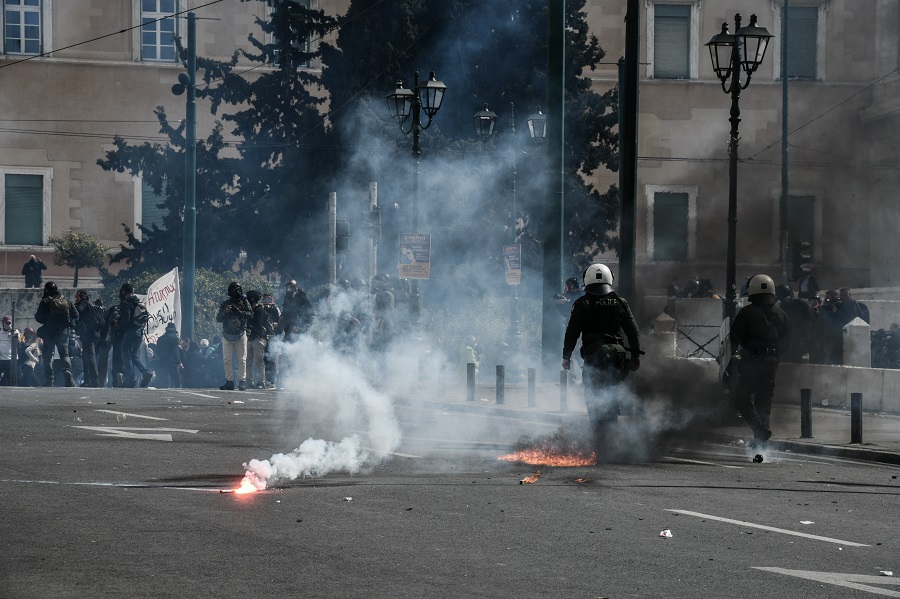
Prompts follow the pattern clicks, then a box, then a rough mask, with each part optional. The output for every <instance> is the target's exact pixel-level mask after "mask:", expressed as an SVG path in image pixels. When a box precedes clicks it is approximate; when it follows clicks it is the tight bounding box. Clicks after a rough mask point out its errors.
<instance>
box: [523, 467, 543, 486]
mask: <svg viewBox="0 0 900 599" xmlns="http://www.w3.org/2000/svg"><path fill="white" fill-rule="evenodd" d="M540 477H541V471H540V470H538V471H537V472H535V473H534V474H532V475H531V476H526V477H525V478H523V479H522V480H520V481H519V484H520V485H532V484H534V483H536V482H537V480H538V479H539V478H540Z"/></svg>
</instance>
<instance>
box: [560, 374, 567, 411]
mask: <svg viewBox="0 0 900 599" xmlns="http://www.w3.org/2000/svg"><path fill="white" fill-rule="evenodd" d="M568 410H569V371H568V370H560V371H559V411H560V412H567V411H568Z"/></svg>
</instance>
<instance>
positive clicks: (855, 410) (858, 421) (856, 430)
mask: <svg viewBox="0 0 900 599" xmlns="http://www.w3.org/2000/svg"><path fill="white" fill-rule="evenodd" d="M862 439H863V422H862V393H851V394H850V443H855V444H859V445H862V442H863V441H862Z"/></svg>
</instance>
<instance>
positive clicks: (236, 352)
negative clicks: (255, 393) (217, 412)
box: [216, 281, 253, 391]
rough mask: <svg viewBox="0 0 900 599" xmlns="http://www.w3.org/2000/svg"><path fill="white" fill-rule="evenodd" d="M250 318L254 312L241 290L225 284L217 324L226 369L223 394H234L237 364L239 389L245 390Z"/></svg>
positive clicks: (237, 284)
mask: <svg viewBox="0 0 900 599" xmlns="http://www.w3.org/2000/svg"><path fill="white" fill-rule="evenodd" d="M251 318H253V309H252V308H251V307H250V303H249V302H248V301H247V298H246V297H245V296H244V289H243V287H241V285H240V283H238V282H237V281H232V282H231V283H230V284H229V285H228V299H226V300H225V301H224V302H222V304H221V305H220V306H219V313H218V314H216V322H221V323H222V360H223V366H224V368H225V384H224V385H222V386H221V387H219V389H221V390H222V391H234V377H235V368H234V361H235V360H236V361H237V373H236V374H237V378H238V390H239V391H246V390H247V326H248V323H249V321H250V319H251Z"/></svg>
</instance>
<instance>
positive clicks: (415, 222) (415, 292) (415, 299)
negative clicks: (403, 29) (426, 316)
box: [409, 71, 422, 324]
mask: <svg viewBox="0 0 900 599" xmlns="http://www.w3.org/2000/svg"><path fill="white" fill-rule="evenodd" d="M413 91H414V92H415V94H414V98H413V105H412V117H413V122H412V136H413V148H412V153H413V160H414V161H415V165H414V170H413V197H412V228H413V230H412V233H413V235H418V233H419V157H420V156H421V154H422V152H421V149H420V147H419V133H420V129H421V126H422V120H421V116H420V114H419V113H420V112H421V111H422V99H421V98H420V97H419V71H416V74H415V80H414V83H413ZM409 292H410V298H409V302H410V312H411V313H412V318H413V324H418V323H419V314H420V311H421V301H420V299H419V280H418V279H412V280H411V281H410V290H409Z"/></svg>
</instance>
